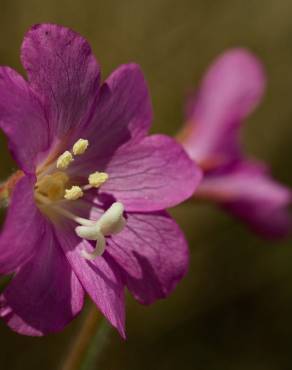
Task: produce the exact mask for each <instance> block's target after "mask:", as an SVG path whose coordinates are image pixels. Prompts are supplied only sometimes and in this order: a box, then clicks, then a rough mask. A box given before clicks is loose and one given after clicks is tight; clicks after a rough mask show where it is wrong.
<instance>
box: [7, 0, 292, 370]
mask: <svg viewBox="0 0 292 370" xmlns="http://www.w3.org/2000/svg"><path fill="white" fill-rule="evenodd" d="M291 12H292V2H291V1H289V0H280V1H275V0H249V1H244V0H220V1H214V0H180V1H177V0H147V1H139V0H117V1H115V0H106V1H104V0H90V1H86V0H82V1H81V0H70V1H69V0H50V1H39V0H38V1H37V0H26V1H20V0H19V1H16V0H10V1H7V0H1V12H0V64H1V65H9V66H12V67H13V68H16V69H18V70H21V71H23V70H22V67H21V65H20V61H19V47H20V43H21V40H22V37H23V35H24V32H25V31H26V30H27V29H28V28H29V26H30V25H32V24H34V23H40V22H55V23H60V24H63V25H66V26H69V27H71V28H73V29H75V30H76V31H78V32H79V33H81V34H82V35H84V36H85V37H86V38H87V39H88V40H89V42H90V44H91V45H92V47H93V50H94V52H95V54H96V56H97V58H98V59H99V61H100V63H101V65H102V69H103V76H104V77H106V76H107V75H108V74H109V73H110V72H111V71H112V70H113V69H114V68H116V67H117V66H118V65H119V64H121V63H126V62H129V61H135V62H137V63H139V64H140V65H141V66H142V68H143V70H144V73H145V76H146V79H147V81H148V83H149V87H150V90H151V94H152V98H153V104H154V111H155V121H154V127H153V131H155V132H164V133H167V134H170V135H174V134H175V133H176V131H177V130H178V129H179V127H180V124H181V122H182V120H183V114H182V103H183V99H184V97H185V96H186V93H187V92H188V91H189V90H190V89H192V88H194V87H195V86H197V85H198V82H199V80H200V77H201V76H202V73H203V71H204V70H205V68H206V67H207V65H208V64H209V63H210V62H211V61H212V59H213V58H214V57H216V56H217V54H218V53H220V52H222V51H223V50H224V49H226V48H230V47H235V46H244V47H248V48H250V49H251V50H252V51H254V52H255V53H256V54H257V55H258V57H260V58H261V59H262V60H263V63H264V65H265V67H266V70H267V75H268V90H267V94H266V96H265V99H264V101H263V103H262V105H261V107H260V108H259V109H258V110H257V112H256V113H255V114H254V115H253V116H252V117H251V118H250V119H249V120H248V122H246V125H245V127H244V132H243V140H244V143H245V147H246V149H247V150H248V151H249V153H250V154H252V155H254V156H257V157H258V158H261V159H263V160H265V161H267V162H269V163H270V165H271V167H272V170H273V173H274V175H275V177H276V178H278V179H279V180H281V181H282V182H284V183H286V184H288V185H290V186H291V185H292V171H291V168H292V103H291V95H292V73H291V69H292V21H291ZM0 163H1V174H0V175H1V178H2V179H5V178H6V177H7V176H8V175H9V174H10V173H11V172H12V170H13V168H14V164H13V163H12V161H11V158H10V156H9V153H8V151H7V146H6V142H5V139H4V137H3V136H1V162H0ZM173 215H174V216H175V217H176V219H177V220H178V222H179V223H180V225H181V226H182V228H183V229H184V230H185V232H186V234H187V237H188V239H189V242H190V248H191V268H190V271H189V274H188V276H187V277H186V279H185V280H184V281H183V282H182V283H181V284H180V285H179V287H178V288H177V290H176V291H175V293H174V294H173V295H172V296H171V297H170V298H169V299H167V300H166V301H161V302H158V303H156V304H154V305H153V306H151V307H143V306H140V305H138V304H137V303H135V302H134V301H133V299H132V298H129V299H128V307H127V334H128V340H127V341H126V342H124V341H122V340H121V339H120V338H119V336H118V334H116V333H115V332H113V333H112V334H111V337H110V340H109V341H108V343H107V346H106V349H105V351H104V353H103V354H102V355H101V356H100V357H99V359H98V361H97V362H96V366H95V368H93V369H92V370H95V369H104V370H137V369H139V370H144V369H145V370H146V369H147V370H148V369H149V368H150V369H159V370H166V369H167V370H172V369H184V370H191V369H192V370H193V369H194V370H286V369H287V370H291V369H292V351H291V347H292V241H291V240H288V241H286V242H278V243H269V242H267V241H264V240H261V239H259V238H258V237H256V236H255V235H252V234H251V233H250V232H248V231H247V230H246V229H245V227H244V226H242V225H241V224H239V223H238V222H236V221H235V220H233V219H232V218H230V217H229V216H227V215H225V214H224V213H222V212H221V211H219V210H217V209H215V208H214V207H213V206H211V205H202V204H200V205H197V206H196V207H195V206H194V205H189V204H185V205H183V206H181V207H180V208H177V209H175V210H174V211H173ZM81 321H82V316H81V317H79V318H78V319H77V320H75V321H74V322H73V323H72V324H71V325H69V326H68V328H66V330H64V331H63V332H62V333H60V334H58V335H51V336H48V337H45V338H28V337H22V336H19V335H17V334H14V333H13V332H11V331H10V330H9V329H8V328H7V327H6V326H5V325H4V324H3V323H2V322H1V323H0V368H1V369H5V370H6V369H7V370H26V369H27V370H34V369H40V368H41V369H42V370H51V369H58V366H59V364H60V362H61V360H62V358H63V356H64V354H65V353H66V350H67V348H68V345H69V344H70V342H71V340H72V338H73V337H74V335H75V334H76V333H78V330H79V328H80V324H81Z"/></svg>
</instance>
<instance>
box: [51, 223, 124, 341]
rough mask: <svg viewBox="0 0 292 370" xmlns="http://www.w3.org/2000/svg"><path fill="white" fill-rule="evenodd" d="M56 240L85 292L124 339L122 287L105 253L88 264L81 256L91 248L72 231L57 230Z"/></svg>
mask: <svg viewBox="0 0 292 370" xmlns="http://www.w3.org/2000/svg"><path fill="white" fill-rule="evenodd" d="M57 237H58V240H59V242H60V244H61V245H62V248H63V250H64V252H65V253H66V257H67V259H68V261H69V263H70V264H71V266H72V268H73V270H74V272H75V274H76V275H77V276H78V279H79V280H80V282H81V284H82V286H83V287H84V289H85V290H86V292H87V293H88V294H89V296H90V297H91V299H92V300H93V301H94V302H95V304H96V305H97V307H98V308H99V309H100V311H101V312H102V313H103V315H104V316H105V317H106V318H107V319H108V320H109V322H110V323H111V324H112V325H113V326H114V327H115V328H117V330H118V331H119V333H120V334H121V336H122V337H125V302H124V286H123V284H122V282H121V279H120V277H119V275H118V273H117V271H115V269H114V268H113V267H112V265H111V261H110V260H109V259H107V258H106V253H105V254H104V255H103V256H102V257H98V258H96V259H95V260H94V261H89V260H86V259H85V258H84V257H82V255H81V251H82V250H83V249H84V248H85V249H86V250H89V249H90V248H91V245H90V244H89V242H87V241H86V240H82V241H81V240H80V238H78V237H77V236H76V235H75V234H73V232H72V230H68V231H67V232H64V231H63V230H58V231H57Z"/></svg>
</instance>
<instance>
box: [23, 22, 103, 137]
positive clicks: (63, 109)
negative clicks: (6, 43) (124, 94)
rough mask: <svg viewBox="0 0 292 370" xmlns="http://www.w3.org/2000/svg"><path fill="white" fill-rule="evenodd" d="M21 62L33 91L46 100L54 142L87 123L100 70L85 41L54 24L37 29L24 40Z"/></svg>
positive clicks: (38, 26) (32, 30) (97, 86)
mask: <svg viewBox="0 0 292 370" xmlns="http://www.w3.org/2000/svg"><path fill="white" fill-rule="evenodd" d="M21 58H22V63H23V65H24V67H25V69H26V71H27V73H28V77H29V81H30V83H31V86H32V88H33V89H34V90H35V91H37V93H38V94H40V96H42V98H43V102H44V105H45V108H46V113H47V117H48V120H49V130H50V139H51V140H52V139H53V138H54V137H55V136H57V137H63V136H65V135H66V134H68V133H69V132H71V130H72V129H73V128H76V127H78V126H82V125H83V124H85V123H86V122H87V121H88V119H89V118H90V116H91V111H92V107H93V104H94V102H95V100H96V98H97V95H98V89H99V80H100V70H99V66H98V64H97V62H96V60H95V57H94V56H93V54H92V52H91V48H90V46H89V44H88V43H87V41H86V40H85V39H84V38H82V37H81V36H80V35H78V34H77V33H75V32H74V31H72V30H70V29H68V28H65V27H61V26H58V25H55V24H39V25H35V26H33V27H32V28H31V29H30V30H29V31H28V33H27V34H26V36H25V38H24V41H23V44H22V50H21Z"/></svg>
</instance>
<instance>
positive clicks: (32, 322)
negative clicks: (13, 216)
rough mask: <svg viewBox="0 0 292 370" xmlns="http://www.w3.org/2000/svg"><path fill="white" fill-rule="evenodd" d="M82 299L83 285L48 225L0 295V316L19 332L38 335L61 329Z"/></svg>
mask: <svg viewBox="0 0 292 370" xmlns="http://www.w3.org/2000/svg"><path fill="white" fill-rule="evenodd" d="M83 301H84V291H83V288H82V286H81V285H80V283H79V281H78V279H77V277H76V275H75V274H74V272H73V271H72V269H71V267H70V265H69V263H68V261H67V260H66V258H65V256H64V254H63V251H62V249H61V248H60V246H59V245H58V243H57V241H56V238H55V236H54V234H53V232H52V230H51V229H50V228H49V226H48V228H47V230H46V234H45V236H44V238H43V243H42V244H40V246H39V249H38V251H37V253H36V255H35V256H34V257H33V258H32V259H31V260H30V261H28V262H27V263H26V264H25V265H24V266H22V267H21V269H20V270H19V271H18V272H17V274H16V276H15V277H14V278H13V280H12V282H11V283H10V284H9V285H8V287H7V288H6V289H5V291H4V293H3V295H2V296H1V299H0V303H1V310H0V316H1V317H3V318H4V320H5V321H6V322H7V324H8V325H9V326H10V327H11V328H12V329H13V330H14V331H16V332H18V333H20V334H25V335H34V336H40V335H44V334H48V333H52V332H56V331H59V330H62V329H63V328H64V326H65V325H66V324H67V323H68V322H70V321H71V320H72V318H73V317H74V316H76V315H77V314H78V313H79V312H80V310H81V309H82V307H83Z"/></svg>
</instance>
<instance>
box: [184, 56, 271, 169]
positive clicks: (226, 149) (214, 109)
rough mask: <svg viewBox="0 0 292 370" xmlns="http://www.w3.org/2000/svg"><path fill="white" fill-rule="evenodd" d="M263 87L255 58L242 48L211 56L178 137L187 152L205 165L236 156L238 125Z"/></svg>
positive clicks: (259, 67) (238, 149)
mask: <svg viewBox="0 0 292 370" xmlns="http://www.w3.org/2000/svg"><path fill="white" fill-rule="evenodd" d="M264 90H265V75H264V72H263V67H262V65H261V63H260V62H259V60H258V59H257V58H256V57H255V56H254V55H252V54H251V53H249V52H248V51H247V50H244V49H232V50H229V51H227V52H225V53H224V54H222V55H221V56H219V58H218V59H216V60H215V62H214V63H213V64H212V65H211V67H210V68H209V70H208V71H207V74H206V75H205V77H204V78H203V81H202V84H201V87H200V89H199V92H198V94H197V95H196V97H195V99H192V100H190V102H189V106H188V126H187V127H186V131H185V137H184V138H182V140H183V143H184V146H185V148H186V150H187V152H188V153H189V155H190V156H191V157H192V158H193V159H194V160H196V161H197V162H199V163H200V164H201V165H203V166H204V167H206V168H209V167H216V166H217V165H218V164H224V163H227V162H230V161H232V160H234V159H237V158H238V157H240V148H239V143H238V141H239V140H238V139H239V128H240V125H241V122H242V120H243V119H244V118H245V117H247V116H248V115H249V114H250V113H251V112H252V111H253V110H254V109H255V107H256V106H257V105H258V103H259V102H260V100H261V98H262V95H263V93H264Z"/></svg>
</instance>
